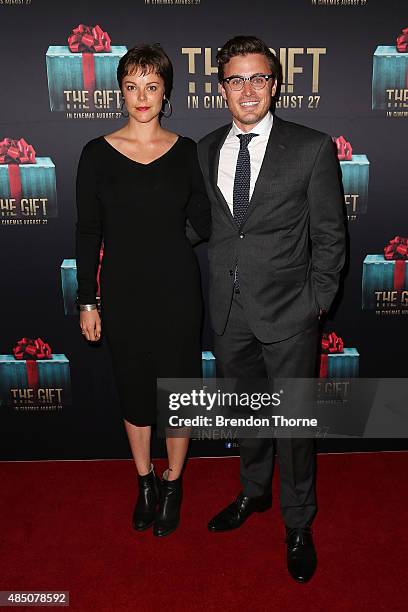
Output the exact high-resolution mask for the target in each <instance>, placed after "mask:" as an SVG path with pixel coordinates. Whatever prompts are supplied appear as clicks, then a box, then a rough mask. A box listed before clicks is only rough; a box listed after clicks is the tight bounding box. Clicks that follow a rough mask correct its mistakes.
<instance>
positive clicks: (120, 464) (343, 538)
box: [0, 453, 408, 612]
mask: <svg viewBox="0 0 408 612" xmlns="http://www.w3.org/2000/svg"><path fill="white" fill-rule="evenodd" d="M156 464H157V465H159V467H161V468H164V463H163V461H160V462H159V461H158V462H156ZM318 470H319V472H318V495H319V513H318V515H317V518H316V520H315V522H314V535H315V542H316V546H317V552H318V557H319V566H318V570H317V573H316V575H315V577H314V578H313V580H312V581H311V582H310V583H308V584H306V585H299V584H297V583H295V582H294V581H293V580H292V579H291V578H290V577H289V576H288V574H287V570H286V566H285V552H286V549H285V544H284V531H283V524H282V521H281V518H280V515H279V505H278V496H277V479H276V477H277V474H275V483H274V504H273V508H272V510H271V511H268V512H266V513H264V514H261V515H256V516H253V517H251V518H250V519H249V520H248V522H247V523H246V524H245V525H244V526H243V527H242V528H241V529H240V530H239V531H235V532H231V533H227V534H210V533H209V532H207V529H206V523H207V520H208V519H209V518H210V517H211V516H212V515H213V514H214V513H215V512H217V511H218V510H219V509H220V508H221V507H222V506H223V505H224V504H225V503H226V502H229V501H230V500H231V499H232V498H233V497H234V496H235V495H236V493H237V492H238V490H239V480H238V460H237V459H235V458H224V459H191V460H190V461H189V464H188V466H187V470H186V474H185V498H184V504H183V515H182V524H181V526H180V528H179V529H178V531H177V532H176V533H174V534H172V535H171V536H169V537H168V538H163V539H159V538H154V537H153V535H152V532H151V530H149V531H147V532H144V533H136V532H134V531H133V530H132V528H131V527H130V518H131V513H132V510H133V504H134V500H135V494H136V486H135V482H134V479H135V474H134V471H133V464H132V463H131V462H130V461H94V462H38V463H36V462H34V463H1V464H0V471H1V476H2V477H1V482H2V493H1V502H0V503H1V506H0V529H1V535H0V540H1V574H0V590H11V589H16V590H31V589H32V590H40V589H41V590H66V591H70V601H71V604H70V609H71V610H84V611H91V610H95V611H97V612H103V611H105V610H106V611H108V610H109V611H114V612H116V611H122V610H135V611H138V612H143V611H148V610H149V611H151V610H153V611H156V610H157V611H161V610H164V609H167V610H170V611H174V612H184V611H185V610H220V611H229V610H234V611H235V610H236V611H240V612H241V611H243V610H250V611H251V612H252V611H254V610H255V611H263V610H265V611H270V610H283V611H286V610H290V611H292V610H294V611H295V610H296V611H300V612H307V611H309V610H310V611H312V610H313V612H319V611H322V612H337V611H340V610H341V611H347V612H348V611H353V612H360V611H365V610H367V611H370V612H372V611H373V610H387V612H398V611H399V610H406V609H407V601H408V573H407V552H408V531H407V524H408V515H407V514H408V513H407V508H408V492H407V480H406V474H407V472H408V453H370V454H352V455H342V454H341V455H321V456H319V458H318ZM21 609H23V608H21ZM24 609H27V608H24ZM53 609H55V608H53Z"/></svg>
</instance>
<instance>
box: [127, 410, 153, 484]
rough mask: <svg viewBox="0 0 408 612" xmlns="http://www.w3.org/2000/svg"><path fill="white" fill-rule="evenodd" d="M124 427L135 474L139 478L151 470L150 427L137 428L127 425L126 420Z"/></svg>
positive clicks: (130, 424)
mask: <svg viewBox="0 0 408 612" xmlns="http://www.w3.org/2000/svg"><path fill="white" fill-rule="evenodd" d="M125 427H126V433H127V436H128V439H129V444H130V448H131V450H132V455H133V459H134V462H135V464H136V469H137V472H138V474H139V476H145V475H146V474H148V473H149V472H150V468H151V460H150V439H151V434H152V428H151V427H150V425H147V426H146V427H138V426H136V425H133V424H132V423H129V421H126V419H125Z"/></svg>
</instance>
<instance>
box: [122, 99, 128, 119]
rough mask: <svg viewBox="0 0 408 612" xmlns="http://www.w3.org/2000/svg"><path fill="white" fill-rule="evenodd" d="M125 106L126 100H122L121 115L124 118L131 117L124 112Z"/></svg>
mask: <svg viewBox="0 0 408 612" xmlns="http://www.w3.org/2000/svg"><path fill="white" fill-rule="evenodd" d="M124 104H125V98H122V104H121V105H120V114H121V115H122V117H129V113H124V112H123V107H124Z"/></svg>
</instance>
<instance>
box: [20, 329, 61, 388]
mask: <svg viewBox="0 0 408 612" xmlns="http://www.w3.org/2000/svg"><path fill="white" fill-rule="evenodd" d="M13 354H14V357H15V359H26V371H27V384H28V386H29V387H30V388H31V389H34V391H36V392H37V390H38V387H39V374H38V365H37V361H36V360H37V359H51V358H52V351H51V347H50V345H49V344H47V342H43V340H41V338H37V339H36V340H33V339H32V338H21V340H19V341H18V342H17V344H16V346H15V347H14V348H13Z"/></svg>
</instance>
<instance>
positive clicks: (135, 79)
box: [122, 66, 165, 123]
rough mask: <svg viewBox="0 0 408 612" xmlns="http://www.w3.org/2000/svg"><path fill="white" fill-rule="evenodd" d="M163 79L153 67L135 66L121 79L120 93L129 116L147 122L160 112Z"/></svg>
mask: <svg viewBox="0 0 408 612" xmlns="http://www.w3.org/2000/svg"><path fill="white" fill-rule="evenodd" d="M164 93H165V91H164V81H163V79H162V77H161V76H160V75H158V74H157V72H154V69H153V68H152V69H151V70H148V71H145V70H143V69H142V68H141V67H140V66H137V67H135V70H134V71H133V72H132V73H131V74H127V75H126V76H125V77H124V78H123V81H122V94H123V97H124V99H125V105H126V108H127V110H128V113H129V117H132V118H133V119H136V121H140V122H141V123H148V122H149V121H151V120H152V119H154V118H155V117H157V116H158V115H159V114H160V111H161V109H162V105H163V97H164Z"/></svg>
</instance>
